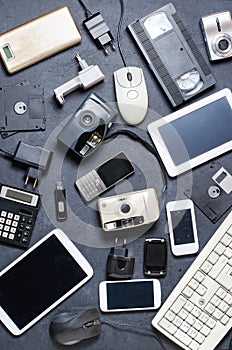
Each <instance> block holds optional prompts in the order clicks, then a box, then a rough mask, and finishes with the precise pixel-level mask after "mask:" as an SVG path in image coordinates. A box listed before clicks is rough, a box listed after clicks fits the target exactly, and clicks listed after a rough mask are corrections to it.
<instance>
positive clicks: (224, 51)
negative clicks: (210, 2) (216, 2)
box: [200, 11, 232, 61]
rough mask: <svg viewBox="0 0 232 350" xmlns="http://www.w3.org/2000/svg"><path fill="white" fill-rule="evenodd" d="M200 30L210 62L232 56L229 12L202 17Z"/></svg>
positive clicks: (231, 21) (231, 29)
mask: <svg viewBox="0 0 232 350" xmlns="http://www.w3.org/2000/svg"><path fill="white" fill-rule="evenodd" d="M200 25H201V29H202V32H203V36H204V40H205V42H206V47H207V51H208V55H209V59H210V61H216V60H222V59H224V58H228V57H231V56H232V20H231V14H230V12H229V11H226V12H218V13H214V14H212V15H210V16H206V17H202V18H201V20H200Z"/></svg>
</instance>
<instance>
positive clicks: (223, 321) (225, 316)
mask: <svg viewBox="0 0 232 350" xmlns="http://www.w3.org/2000/svg"><path fill="white" fill-rule="evenodd" d="M229 320H230V318H229V317H228V316H227V315H224V316H223V317H222V319H221V323H222V324H224V325H226V324H227V323H228V322H229Z"/></svg>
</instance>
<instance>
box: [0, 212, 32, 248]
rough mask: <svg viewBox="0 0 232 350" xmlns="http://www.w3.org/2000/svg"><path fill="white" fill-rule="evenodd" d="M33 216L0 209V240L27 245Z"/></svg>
mask: <svg viewBox="0 0 232 350" xmlns="http://www.w3.org/2000/svg"><path fill="white" fill-rule="evenodd" d="M32 227H33V218H31V217H28V216H27V215H19V214H15V213H12V212H7V211H6V210H2V211H0V241H1V242H4V243H9V244H13V245H17V246H18V245H20V246H25V247H27V246H28V245H29V242H30V238H31V234H32Z"/></svg>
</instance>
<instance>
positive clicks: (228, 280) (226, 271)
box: [216, 265, 232, 290]
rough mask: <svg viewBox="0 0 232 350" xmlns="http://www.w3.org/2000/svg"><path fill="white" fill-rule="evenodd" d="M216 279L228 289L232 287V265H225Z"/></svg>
mask: <svg viewBox="0 0 232 350" xmlns="http://www.w3.org/2000/svg"><path fill="white" fill-rule="evenodd" d="M216 281H217V282H218V283H220V284H221V285H222V286H223V287H225V288H226V289H228V290H231V289H232V266H229V265H227V266H225V267H224V268H223V270H222V271H221V273H220V275H219V276H218V277H217V278H216Z"/></svg>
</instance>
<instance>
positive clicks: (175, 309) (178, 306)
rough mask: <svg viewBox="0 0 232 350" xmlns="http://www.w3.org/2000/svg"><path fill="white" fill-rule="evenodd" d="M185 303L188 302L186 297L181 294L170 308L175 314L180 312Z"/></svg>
mask: <svg viewBox="0 0 232 350" xmlns="http://www.w3.org/2000/svg"><path fill="white" fill-rule="evenodd" d="M185 303H186V299H185V298H184V297H183V296H182V295H180V296H179V297H178V298H177V299H176V301H175V302H174V303H173V304H172V306H171V308H170V310H171V311H173V312H174V313H175V314H178V313H179V311H180V310H181V309H182V307H183V306H184V304H185Z"/></svg>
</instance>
